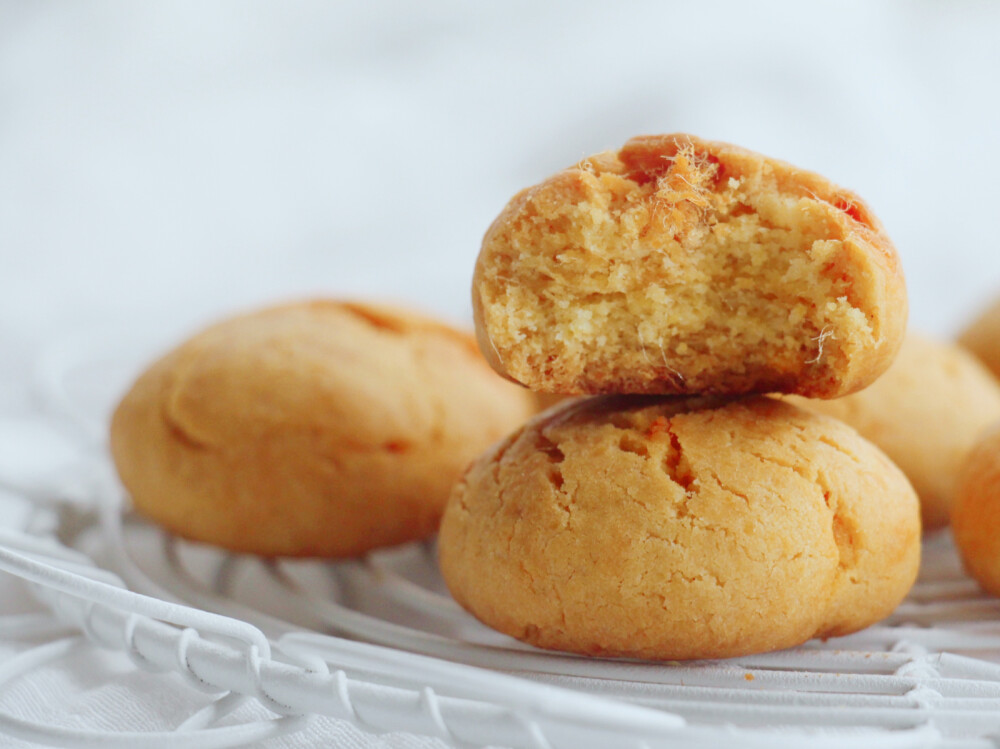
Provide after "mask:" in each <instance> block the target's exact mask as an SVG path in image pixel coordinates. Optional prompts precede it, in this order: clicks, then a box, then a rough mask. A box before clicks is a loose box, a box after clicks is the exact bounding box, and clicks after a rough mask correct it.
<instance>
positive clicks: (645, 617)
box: [439, 396, 920, 660]
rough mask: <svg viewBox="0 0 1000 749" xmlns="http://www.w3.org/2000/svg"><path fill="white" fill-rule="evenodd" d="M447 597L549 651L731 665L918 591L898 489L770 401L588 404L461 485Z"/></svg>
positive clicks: (843, 628)
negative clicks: (726, 662) (724, 660)
mask: <svg viewBox="0 0 1000 749" xmlns="http://www.w3.org/2000/svg"><path fill="white" fill-rule="evenodd" d="M439 549H440V566H441V571H442V573H443V575H444V579H445V581H446V582H447V584H448V587H449V589H450V590H451V592H452V594H453V595H454V597H455V598H456V600H457V601H458V602H459V603H460V604H462V606H464V607H465V608H466V609H468V610H469V611H470V612H472V613H473V614H474V615H475V616H476V617H478V618H479V619H480V620H482V621H483V622H485V623H486V624H488V625H490V626H491V627H494V628H495V629H498V630H500V631H501V632H504V633H506V634H508V635H512V636H514V637H517V638H519V639H522V640H525V641H526V642H529V643H531V644H533V645H537V646H539V647H543V648H554V649H558V650H568V651H573V652H577V653H585V654H590V655H608V656H626V657H639V658H657V659H677V660H680V659H691V658H722V657H728V656H735V655H743V654H749V653H756V652H762V651H767V650H773V649H777V648H784V647H790V646H793V645H796V644H799V643H801V642H804V641H805V640H807V639H809V638H811V637H827V636H833V635H842V634H847V633H849V632H853V631H855V630H857V629H861V628H862V627H865V626H868V625H869V624H872V623H873V622H876V621H878V620H879V619H882V618H883V617H885V616H886V615H888V614H889V613H890V612H891V611H892V610H893V608H895V606H896V605H897V604H898V603H899V602H900V601H901V600H902V599H903V597H904V596H905V595H906V593H907V591H908V590H909V589H910V586H911V585H912V583H913V581H914V579H915V577H916V574H917V566H918V563H919V557H920V517H919V509H918V503H917V498H916V495H915V494H914V492H913V489H912V488H911V487H910V485H909V483H908V482H907V480H906V478H905V477H904V476H903V474H902V473H901V472H900V471H899V469H898V468H896V466H895V465H893V463H892V462H891V461H890V460H889V459H888V458H886V457H885V456H884V455H883V454H882V453H881V452H880V451H879V450H878V449H877V448H876V447H874V446H873V445H871V444H870V443H868V442H867V441H865V440H864V439H862V438H861V437H859V436H858V434H857V433H856V432H855V431H854V430H852V429H851V428H850V427H848V426H846V425H844V424H842V423H841V422H838V421H836V420H835V419H831V418H828V417H825V416H821V415H819V414H815V413H811V412H808V411H805V410H802V409H799V408H796V407H794V406H792V405H789V404H787V403H782V402H780V401H778V400H774V399H771V398H766V397H752V398H747V399H743V400H737V401H733V402H728V403H726V402H723V401H720V400H711V399H704V398H703V399H694V398H691V399H680V398H654V397H645V398H641V397H640V398H636V397H633V398H626V397H622V396H605V397H597V398H588V399H580V400H577V401H574V402H571V403H568V404H567V405H566V406H565V407H563V408H561V409H557V410H554V411H548V412H546V413H545V414H543V415H541V416H540V417H537V418H535V419H533V420H532V421H531V422H529V423H528V424H527V425H526V426H525V427H524V428H522V429H521V430H520V431H518V432H517V433H516V434H514V435H512V436H511V437H509V438H507V439H506V440H504V441H503V442H502V443H500V444H498V445H496V446H494V447H493V448H491V449H490V450H489V451H488V452H487V453H486V454H485V455H483V456H482V457H481V458H480V459H479V460H478V461H476V462H475V463H474V464H473V465H472V466H471V467H470V468H469V470H468V471H467V472H466V474H465V476H464V478H463V480H462V481H461V482H459V484H457V485H456V488H455V490H454V491H453V493H452V496H451V499H450V501H449V503H448V507H447V510H446V511H445V516H444V519H443V521H442V525H441V532H440V536H439Z"/></svg>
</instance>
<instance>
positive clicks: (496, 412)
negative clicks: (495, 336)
mask: <svg viewBox="0 0 1000 749" xmlns="http://www.w3.org/2000/svg"><path fill="white" fill-rule="evenodd" d="M535 408H536V405H535V401H534V398H533V397H532V396H531V394H530V393H528V392H527V391H524V390H523V389H521V388H519V387H515V386H513V385H511V384H510V383H507V382H504V381H503V380H502V379H501V378H499V377H497V376H496V375H495V374H494V373H493V372H492V371H491V370H490V368H489V367H488V366H487V364H486V362H485V361H483V359H482V357H481V356H480V354H479V352H478V351H477V350H476V346H475V342H474V340H473V339H472V337H471V336H470V335H468V334H466V333H463V332H460V331H457V330H454V329H452V328H450V327H448V326H446V325H444V324H442V323H439V322H437V321H435V320H432V319H430V318H427V317H423V316H421V315H418V314H415V313H412V312H409V311H404V310H399V309H392V308H388V307H380V306H375V305H369V304H359V303H342V302H334V301H315V302H304V303H296V304H289V305H285V306H281V307H275V308H270V309H265V310H261V311H258V312H254V313H251V314H246V315H243V316H240V317H235V318H232V319H230V320H226V321H224V322H221V323H218V324H216V325H214V326H212V327H210V328H208V329H207V330H205V331H203V332H201V333H199V334H198V335H196V336H194V337H193V338H191V339H190V340H188V341H187V342H185V343H183V344H182V345H181V346H179V347H178V348H176V349H174V350H173V351H171V352H170V353H168V354H167V355H166V356H165V357H163V358H162V359H161V360H159V361H158V362H156V363H155V364H153V365H152V366H151V367H150V368H149V369H148V370H147V371H146V372H145V373H144V374H142V376H140V378H139V379H138V380H137V382H136V383H135V384H134V386H133V387H132V389H131V390H130V392H129V393H128V394H127V395H125V397H124V398H123V400H122V401H121V403H120V404H119V406H118V408H117V410H116V411H115V414H114V417H113V420H112V425H111V450H112V454H113V457H114V460H115V464H116V467H117V468H118V471H119V474H120V476H121V479H122V482H123V483H124V484H125V486H126V488H127V489H128V490H129V492H130V493H131V495H132V499H133V503H134V505H135V507H136V509H137V510H138V511H139V512H140V513H142V514H144V515H146V516H148V517H149V518H151V519H152V520H154V521H156V522H158V523H159V524H161V525H163V526H165V527H166V528H167V529H168V530H170V531H171V532H173V533H175V534H178V535H180V536H184V537H187V538H191V539H195V540H199V541H205V542H208V543H212V544H216V545H219V546H224V547H226V548H229V549H233V550H236V551H243V552H250V553H256V554H262V555H267V556H279V555H282V556H284V555H289V556H353V555H357V554H361V553H364V552H365V551H368V550H370V549H372V548H376V547H379V546H385V545H391V544H396V543H402V542H404V541H409V540H413V539H417V538H424V537H427V536H429V535H430V534H432V533H433V532H434V530H436V528H437V524H438V520H439V518H440V515H441V512H442V510H443V507H444V503H445V501H446V499H447V496H448V491H449V489H450V488H451V484H452V483H453V482H454V480H455V479H456V478H457V477H458V475H459V473H460V472H461V471H462V469H463V468H464V467H465V466H466V464H467V463H468V461H470V460H471V459H472V458H474V457H475V456H476V455H477V454H478V453H479V452H480V451H482V450H483V449H484V448H486V447H487V446H488V445H489V444H490V443H491V442H493V441H494V440H496V439H499V438H500V437H501V436H503V435H504V434H506V433H507V432H509V430H511V429H513V428H514V427H516V426H517V425H519V424H521V423H523V421H524V420H525V419H527V418H528V417H529V416H530V415H531V414H532V413H533V412H534V410H535Z"/></svg>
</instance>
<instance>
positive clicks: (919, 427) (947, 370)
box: [788, 333, 1000, 531]
mask: <svg viewBox="0 0 1000 749" xmlns="http://www.w3.org/2000/svg"><path fill="white" fill-rule="evenodd" d="M788 402H789V403H794V404H795V405H798V406H802V407H803V408H808V409H811V410H814V411H818V412H819V413H824V414H827V415H828V416H833V417H835V418H837V419H840V420H841V421H843V422H845V423H846V424H849V425H850V426H852V427H854V428H855V429H857V430H858V432H859V433H860V434H861V436H862V437H865V438H866V439H869V440H871V441H872V442H874V443H875V444H876V445H877V446H878V447H879V448H880V449H882V450H883V451H884V452H885V454H886V455H888V456H889V457H890V458H891V459H892V461H893V462H894V463H895V464H896V465H898V466H899V467H900V469H902V471H903V473H905V474H906V476H907V478H909V479H910V482H911V483H912V484H913V488H914V489H916V492H917V495H918V496H919V497H920V512H921V519H922V525H923V528H924V530H925V531H929V530H934V529H936V528H941V527H943V526H945V525H947V524H948V514H949V510H950V508H951V505H952V499H953V497H954V494H955V483H956V481H957V478H958V472H959V470H960V468H961V467H962V462H963V461H964V460H965V457H966V456H967V455H968V453H969V451H970V450H971V449H972V446H973V445H974V444H975V443H976V440H977V439H978V438H979V437H980V436H981V435H982V432H983V430H984V429H986V428H987V427H989V426H990V425H992V424H993V423H994V422H996V421H1000V385H998V384H997V381H996V379H995V378H994V377H993V375H992V374H991V373H990V372H989V371H988V370H987V369H986V367H985V366H983V365H982V364H981V363H980V362H979V361H977V360H976V358H975V357H974V356H973V355H972V354H970V353H968V352H966V351H965V350H963V349H962V348H960V347H959V346H956V345H955V344H951V343H947V342H945V341H936V340H933V339H930V338H924V337H922V336H919V335H916V334H914V333H907V336H906V340H905V341H903V346H902V348H900V350H899V356H897V357H896V360H895V361H894V362H893V363H892V366H891V367H889V369H888V370H887V371H886V373H885V374H884V375H882V377H880V378H879V379H878V380H876V381H875V383H874V384H873V385H871V386H870V387H867V388H865V389H864V390H862V391H861V392H859V393H853V394H852V395H849V396H847V397H845V398H836V399H834V400H807V399H805V398H798V397H794V396H793V397H790V398H789V399H788Z"/></svg>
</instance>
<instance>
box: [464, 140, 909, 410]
mask: <svg viewBox="0 0 1000 749" xmlns="http://www.w3.org/2000/svg"><path fill="white" fill-rule="evenodd" d="M472 299H473V309H474V312H475V316H476V328H477V334H478V337H479V345H480V348H481V349H482V351H483V354H484V355H485V356H486V358H487V359H489V360H490V363H491V364H492V365H493V367H494V368H495V369H496V370H497V371H498V372H500V373H501V374H503V375H505V376H507V377H509V378H511V379H513V380H516V381H517V382H521V383H523V384H525V385H527V386H528V387H529V388H531V389H532V390H539V391H548V392H559V393H616V392H618V393H745V392H787V393H798V394H800V395H806V396H809V397H817V398H834V397H837V396H839V395H845V394H847V393H850V392H853V391H855V390H859V389H861V388H863V387H865V386H866V385H868V384H869V383H871V382H873V381H874V380H875V378H877V377H878V376H879V375H880V374H881V373H882V372H883V371H885V369H886V367H888V366H889V363H890V362H891V361H892V358H893V356H894V355H895V353H896V350H897V348H898V347H899V344H900V341H901V340H902V336H903V330H904V327H905V324H906V315H907V303H906V290H905V286H904V282H903V275H902V271H901V269H900V265H899V259H898V257H897V255H896V251H895V249H894V248H893V246H892V243H891V241H890V240H889V237H888V236H887V235H886V234H885V232H884V231H883V229H882V225H881V224H880V223H879V221H878V219H876V218H875V216H874V215H873V214H872V213H871V211H869V210H868V208H867V206H865V204H864V203H863V202H862V201H861V199H860V198H858V196H857V195H855V194H854V193H852V192H849V191H847V190H844V189H842V188H840V187H837V186H836V185H833V184H832V183H830V182H829V181H827V180H826V179H824V178H823V177H820V176H818V175H816V174H813V173H811V172H807V171H803V170H801V169H797V168H795V167H793V166H790V165H788V164H785V163H783V162H780V161H776V160H774V159H769V158H766V157H764V156H761V155H760V154H756V153H753V152H751V151H747V150H744V149H742V148H738V147H736V146H731V145H729V144H726V143H715V142H709V141H703V140H700V139H698V138H695V137H694V136H690V135H660V136H647V137H640V138H633V139H632V140H630V141H629V142H628V143H626V144H625V146H624V147H623V148H622V149H621V150H619V151H617V152H607V153H602V154H598V155H596V156H593V157H591V158H589V159H587V160H585V161H582V162H580V163H579V164H577V165H576V166H574V167H571V168H569V169H567V170H565V171H563V172H560V173H558V174H556V175H555V176H553V177H551V178H549V179H547V180H545V181H544V182H542V183H541V184H539V185H536V186H534V187H531V188H528V189H527V190H524V191H522V192H520V193H519V194H518V195H517V196H515V197H514V199H513V200H511V202H510V203H509V204H508V205H507V207H506V208H505V209H504V211H503V213H501V214H500V216H499V217H498V218H497V219H496V221H494V222H493V225H492V226H491V227H490V229H489V231H487V232H486V236H485V238H484V239H483V246H482V250H481V252H480V254H479V259H478V261H477V263H476V271H475V277H474V279H473V286H472Z"/></svg>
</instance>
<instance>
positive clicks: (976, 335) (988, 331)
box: [958, 299, 1000, 377]
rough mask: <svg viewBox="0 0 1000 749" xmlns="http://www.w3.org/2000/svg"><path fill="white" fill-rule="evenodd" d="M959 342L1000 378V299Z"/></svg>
mask: <svg viewBox="0 0 1000 749" xmlns="http://www.w3.org/2000/svg"><path fill="white" fill-rule="evenodd" d="M958 342H959V343H961V344H962V345H963V346H965V348H967V349H968V350H969V351H971V352H972V353H973V354H975V355H976V356H977V357H978V358H979V360H980V361H981V362H982V363H983V364H985V365H986V367H987V368H988V369H989V370H990V371H991V372H992V373H993V374H994V375H996V376H997V377H1000V299H998V300H997V301H996V302H994V303H993V306H991V307H989V308H988V309H987V310H986V311H984V312H983V313H982V314H981V315H980V316H979V317H978V318H976V320H975V321H974V322H973V323H972V324H971V325H969V327H968V328H966V329H965V330H964V331H963V332H962V334H961V335H960V336H959V338H958Z"/></svg>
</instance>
